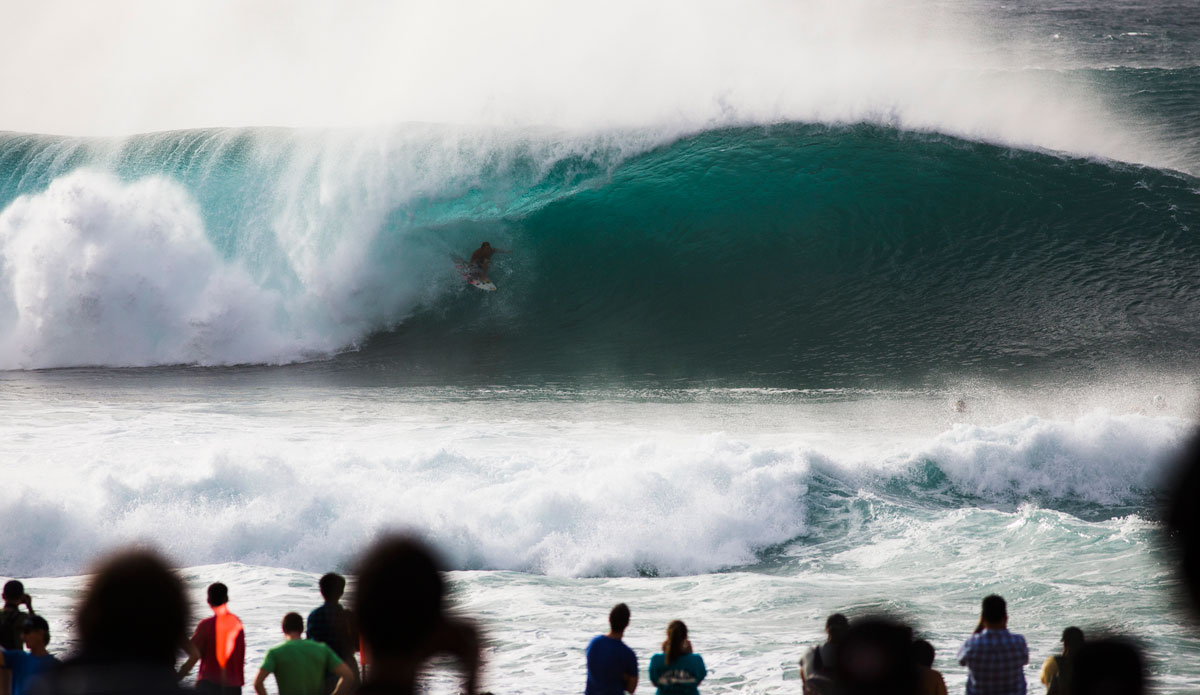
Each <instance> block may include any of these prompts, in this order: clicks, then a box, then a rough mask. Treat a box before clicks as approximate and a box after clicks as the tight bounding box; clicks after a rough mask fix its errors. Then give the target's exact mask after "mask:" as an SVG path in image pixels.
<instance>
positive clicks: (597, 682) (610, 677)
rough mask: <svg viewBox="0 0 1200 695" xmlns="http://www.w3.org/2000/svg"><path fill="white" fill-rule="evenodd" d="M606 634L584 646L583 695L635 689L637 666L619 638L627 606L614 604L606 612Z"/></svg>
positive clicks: (626, 622)
mask: <svg viewBox="0 0 1200 695" xmlns="http://www.w3.org/2000/svg"><path fill="white" fill-rule="evenodd" d="M608 626H609V633H608V634H607V635H596V636H595V637H594V638H593V639H592V641H591V642H590V643H588V646H587V687H586V688H585V689H584V693H585V694H586V695H621V693H630V694H631V695H632V693H633V691H635V690H637V684H638V664H637V655H636V654H634V653H633V650H632V649H630V648H629V647H628V646H627V645H626V644H625V643H624V642H622V641H621V638H622V637H624V636H625V628H627V627H629V606H626V605H625V604H624V603H618V604H617V605H615V606H613V609H612V610H611V611H609V613H608Z"/></svg>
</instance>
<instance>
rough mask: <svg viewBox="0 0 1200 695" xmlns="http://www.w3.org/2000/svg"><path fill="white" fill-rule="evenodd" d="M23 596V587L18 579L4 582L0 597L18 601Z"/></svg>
mask: <svg viewBox="0 0 1200 695" xmlns="http://www.w3.org/2000/svg"><path fill="white" fill-rule="evenodd" d="M24 596H25V585H24V584H22V583H21V580H20V579H10V580H8V581H7V582H4V593H3V594H2V595H0V597H3V598H5V599H9V600H13V601H19V600H21V598H23V597H24Z"/></svg>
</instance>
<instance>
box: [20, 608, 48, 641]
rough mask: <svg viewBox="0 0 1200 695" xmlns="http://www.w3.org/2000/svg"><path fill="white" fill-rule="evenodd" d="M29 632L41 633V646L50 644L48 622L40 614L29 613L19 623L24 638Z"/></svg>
mask: <svg viewBox="0 0 1200 695" xmlns="http://www.w3.org/2000/svg"><path fill="white" fill-rule="evenodd" d="M31 632H41V633H42V646H43V647H44V646H46V645H47V644H50V623H48V622H46V619H45V618H43V617H42V616H40V615H31V616H29V617H27V618H25V621H24V622H23V623H22V624H21V637H22V638H25V637H26V636H27V635H29V633H31Z"/></svg>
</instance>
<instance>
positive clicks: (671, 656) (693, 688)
mask: <svg viewBox="0 0 1200 695" xmlns="http://www.w3.org/2000/svg"><path fill="white" fill-rule="evenodd" d="M707 675H708V671H707V670H706V669H705V668H704V659H702V658H700V655H699V654H693V653H692V641H691V640H689V639H688V629H687V625H684V624H683V621H682V620H672V621H671V624H670V625H668V626H667V640H666V641H665V642H663V650H662V653H661V654H655V655H654V656H653V657H652V658H651V659H650V682H651V683H653V684H654V685H655V686H656V687H657V688H658V691H657V693H658V695H697V694H698V693H699V686H700V682H701V681H703V680H704V677H705V676H707Z"/></svg>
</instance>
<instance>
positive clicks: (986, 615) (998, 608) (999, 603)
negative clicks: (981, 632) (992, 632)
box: [979, 594, 1008, 625]
mask: <svg viewBox="0 0 1200 695" xmlns="http://www.w3.org/2000/svg"><path fill="white" fill-rule="evenodd" d="M979 615H980V617H981V618H983V622H985V623H987V624H989V625H1000V624H1002V623H1004V622H1005V621H1007V620H1008V604H1007V603H1005V602H1004V599H1003V598H1001V597H999V596H997V595H996V594H992V595H991V596H988V597H986V598H984V599H983V610H982V611H981V612H980V614H979Z"/></svg>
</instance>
